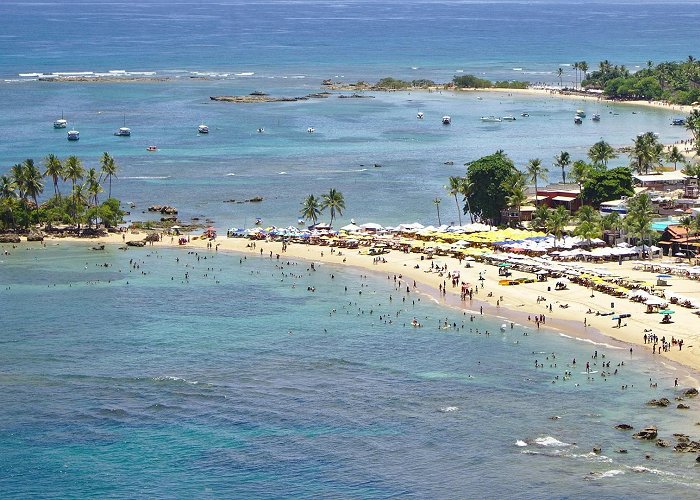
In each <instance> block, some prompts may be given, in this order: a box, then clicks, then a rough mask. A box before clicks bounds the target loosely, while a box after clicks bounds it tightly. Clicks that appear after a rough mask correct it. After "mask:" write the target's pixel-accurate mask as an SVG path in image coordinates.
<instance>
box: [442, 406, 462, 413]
mask: <svg viewBox="0 0 700 500" xmlns="http://www.w3.org/2000/svg"><path fill="white" fill-rule="evenodd" d="M457 410H459V407H458V406H443V407H441V408H438V411H439V412H440V413H452V412H454V411H457Z"/></svg>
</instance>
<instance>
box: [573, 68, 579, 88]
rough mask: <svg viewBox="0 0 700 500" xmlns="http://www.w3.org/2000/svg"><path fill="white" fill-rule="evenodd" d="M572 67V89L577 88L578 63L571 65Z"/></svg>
mask: <svg viewBox="0 0 700 500" xmlns="http://www.w3.org/2000/svg"><path fill="white" fill-rule="evenodd" d="M573 67H574V78H575V82H574V88H578V69H579V63H578V62H575V63H574V64H573Z"/></svg>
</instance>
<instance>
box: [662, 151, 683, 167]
mask: <svg viewBox="0 0 700 500" xmlns="http://www.w3.org/2000/svg"><path fill="white" fill-rule="evenodd" d="M666 159H667V160H668V161H670V162H671V163H673V170H676V168H677V165H678V162H679V161H683V153H681V150H680V149H678V146H671V149H669V150H668V154H667V155H666Z"/></svg>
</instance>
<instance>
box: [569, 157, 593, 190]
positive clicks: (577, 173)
mask: <svg viewBox="0 0 700 500" xmlns="http://www.w3.org/2000/svg"><path fill="white" fill-rule="evenodd" d="M592 172H593V165H591V164H590V163H586V162H585V161H583V160H576V161H575V162H574V163H573V164H572V165H571V171H570V172H569V173H570V174H571V177H572V178H573V179H574V182H576V184H578V187H579V189H581V190H583V185H584V184H585V182H586V181H587V180H588V179H589V178H590V176H591V173H592Z"/></svg>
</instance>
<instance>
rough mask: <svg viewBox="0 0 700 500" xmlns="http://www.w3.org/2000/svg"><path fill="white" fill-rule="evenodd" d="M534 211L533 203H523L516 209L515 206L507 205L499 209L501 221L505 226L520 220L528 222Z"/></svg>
mask: <svg viewBox="0 0 700 500" xmlns="http://www.w3.org/2000/svg"><path fill="white" fill-rule="evenodd" d="M534 211H535V206H534V205H523V206H521V207H520V211H518V208H517V207H509V208H504V209H503V210H501V221H503V223H504V224H506V225H507V226H511V225H517V224H519V223H520V222H530V221H531V220H532V214H533V213H534Z"/></svg>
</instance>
